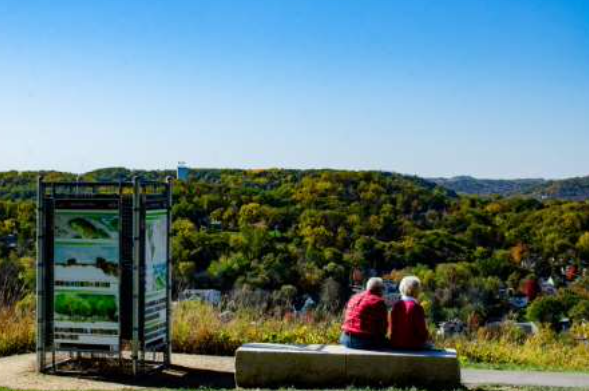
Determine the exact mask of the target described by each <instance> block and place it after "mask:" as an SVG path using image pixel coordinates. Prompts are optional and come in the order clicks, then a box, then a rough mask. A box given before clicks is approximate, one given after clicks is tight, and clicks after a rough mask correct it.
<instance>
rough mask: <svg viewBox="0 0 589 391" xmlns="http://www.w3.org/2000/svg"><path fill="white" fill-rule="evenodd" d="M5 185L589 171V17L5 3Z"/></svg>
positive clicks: (522, 3) (0, 82)
mask: <svg viewBox="0 0 589 391" xmlns="http://www.w3.org/2000/svg"><path fill="white" fill-rule="evenodd" d="M0 136H1V138H0V170H7V169H19V170H23V169H50V168H51V169H60V170H68V171H73V172H84V171H87V170H91V169H94V168H98V167H105V166H127V167H130V168H150V169H152V168H172V167H174V166H175V164H176V162H177V161H178V160H184V161H186V162H187V163H188V164H189V165H191V166H195V167H244V168H267V167H289V168H322V167H330V168H346V169H358V170H361V169H379V170H387V171H396V172H402V173H409V174H417V175H421V176H452V175H459V174H470V175H475V176H480V177H491V178H499V177H505V178H513V177H549V178H556V177H568V176H576V175H589V1H575V0H566V1H558V0H551V1H542V0H492V1H491V0H463V1H446V0H396V1H393V0H365V1H359V0H247V1H246V0H243V1H240V0H233V1H226V0H137V1H132V0H125V1H118V0H117V1H115V0H88V1H56V0H52V1H49V0H47V1H41V0H38V1H35V0H30V1H26V2H25V1H21V0H2V1H1V2H0Z"/></svg>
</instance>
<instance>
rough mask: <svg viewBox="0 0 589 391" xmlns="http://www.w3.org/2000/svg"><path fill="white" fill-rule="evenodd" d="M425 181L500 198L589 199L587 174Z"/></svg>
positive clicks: (459, 177)
mask: <svg viewBox="0 0 589 391" xmlns="http://www.w3.org/2000/svg"><path fill="white" fill-rule="evenodd" d="M427 180H429V181H431V182H433V183H435V184H437V185H439V186H442V187H445V188H446V189H449V190H453V191H455V192H456V193H458V194H466V195H480V196H493V195H499V196H503V197H533V198H538V199H560V200H570V201H583V200H587V199H589V176H585V177H575V178H567V179H557V180H548V179H542V178H532V179H477V178H473V177H471V176H456V177H452V178H428V179H427Z"/></svg>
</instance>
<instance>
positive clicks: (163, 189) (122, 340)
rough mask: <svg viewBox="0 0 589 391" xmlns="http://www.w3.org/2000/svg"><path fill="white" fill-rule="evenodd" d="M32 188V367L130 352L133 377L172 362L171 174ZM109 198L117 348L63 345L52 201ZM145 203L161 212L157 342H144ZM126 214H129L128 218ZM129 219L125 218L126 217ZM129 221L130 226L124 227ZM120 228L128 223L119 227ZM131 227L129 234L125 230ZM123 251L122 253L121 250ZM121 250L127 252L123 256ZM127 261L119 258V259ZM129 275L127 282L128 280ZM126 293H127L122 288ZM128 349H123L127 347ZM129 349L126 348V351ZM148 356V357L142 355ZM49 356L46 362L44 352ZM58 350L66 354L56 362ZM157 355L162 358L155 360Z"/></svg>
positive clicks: (121, 357) (40, 368) (45, 368)
mask: <svg viewBox="0 0 589 391" xmlns="http://www.w3.org/2000/svg"><path fill="white" fill-rule="evenodd" d="M37 185H38V191H37V237H36V242H37V261H36V268H37V280H36V283H37V286H36V294H37V298H36V299H37V300H36V305H37V312H36V313H37V322H36V323H37V335H36V345H37V346H36V348H37V349H36V354H37V371H38V372H46V371H48V370H49V369H52V370H53V371H57V370H58V366H59V365H60V364H61V363H63V362H65V361H69V360H71V359H73V358H78V357H89V358H90V359H93V358H110V359H118V360H119V363H123V362H124V358H125V357H129V356H130V361H131V365H130V367H131V370H132V373H133V374H134V375H136V374H138V373H141V372H144V371H147V370H151V369H156V368H162V367H166V366H169V365H170V364H171V345H172V344H171V337H172V332H171V315H172V312H171V310H172V305H171V303H172V270H171V269H172V267H171V266H172V265H171V259H170V254H171V253H170V229H171V221H172V215H171V213H172V210H171V208H172V178H170V177H168V178H167V180H166V181H165V182H155V181H143V180H141V179H140V178H138V177H134V178H133V181H132V182H44V181H43V177H39V178H38V182H37ZM105 198H108V199H110V200H113V201H115V200H116V201H117V202H118V212H119V223H118V230H119V236H118V238H119V240H118V246H119V248H118V254H119V260H118V278H119V282H118V285H119V295H118V300H119V303H118V311H119V319H118V322H119V333H118V337H119V344H118V347H119V349H118V351H104V350H102V351H101V350H95V349H79V348H76V347H75V346H74V347H70V348H67V349H65V348H63V347H61V346H56V343H55V341H54V335H53V334H54V319H53V317H54V312H53V307H54V304H53V303H54V297H55V288H54V286H55V280H54V269H55V262H54V248H55V237H54V236H55V235H54V228H55V227H54V224H53V219H54V213H55V209H56V207H55V206H56V201H57V203H58V204H59V202H63V201H66V200H67V201H71V202H72V203H73V204H75V203H81V202H88V201H90V202H92V201H96V200H101V199H105ZM150 205H156V206H157V208H158V209H160V210H165V214H166V217H165V221H166V232H165V250H164V251H165V264H166V274H165V279H166V282H167V286H166V288H165V300H164V301H165V315H166V319H165V330H164V332H163V333H162V334H163V337H162V339H161V340H158V341H157V342H158V343H157V345H154V346H148V345H147V344H146V343H145V338H146V333H145V305H144V301H145V300H144V295H145V291H146V289H147V288H146V270H145V246H146V242H145V230H146V211H147V210H150ZM129 215H130V216H129ZM128 217H130V221H127V220H126V219H128ZM129 223H130V226H129ZM124 227H127V228H126V230H125V231H124ZM129 228H130V232H128V231H129ZM123 251H125V253H123ZM125 254H126V255H125ZM125 257H126V258H127V259H123V258H125ZM129 278H130V281H129ZM127 291H128V292H127ZM121 308H125V309H129V310H130V311H129V313H130V315H127V314H126V313H125V314H124V315H121V313H122V312H123V311H121ZM128 346H130V349H127V350H126V347H128ZM129 350H130V351H129ZM149 353H151V354H152V359H151V360H147V359H146V356H147V354H149ZM48 354H50V355H51V358H50V360H48V359H47V355H48ZM57 354H65V355H66V357H65V360H62V361H61V362H58V359H57V357H56V356H57ZM158 355H160V356H161V359H158Z"/></svg>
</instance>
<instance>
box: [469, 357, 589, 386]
mask: <svg viewBox="0 0 589 391" xmlns="http://www.w3.org/2000/svg"><path fill="white" fill-rule="evenodd" d="M588 366H589V363H588ZM462 382H463V383H464V384H466V385H467V386H469V385H473V386H475V385H481V384H497V385H510V386H544V387H577V388H581V389H583V390H589V375H585V374H578V373H562V372H539V371H530V372H524V371H493V370H483V369H463V370H462Z"/></svg>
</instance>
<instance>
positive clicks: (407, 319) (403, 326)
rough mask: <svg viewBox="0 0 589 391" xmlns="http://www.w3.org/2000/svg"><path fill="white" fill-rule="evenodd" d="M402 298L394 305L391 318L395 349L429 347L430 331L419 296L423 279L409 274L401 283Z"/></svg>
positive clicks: (390, 331)
mask: <svg viewBox="0 0 589 391" xmlns="http://www.w3.org/2000/svg"><path fill="white" fill-rule="evenodd" d="M399 291H400V292H401V300H399V301H397V302H396V303H395V304H394V305H393V309H392V311H391V315H390V320H389V335H390V339H391V346H392V347H393V348H394V349H405V350H417V349H429V348H431V344H429V343H428V340H429V333H428V331H427V326H426V324H425V311H424V310H423V307H422V306H421V304H419V302H418V301H417V297H418V296H419V293H420V292H421V281H419V278H417V277H416V276H407V277H404V278H403V279H402V280H401V284H399Z"/></svg>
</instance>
